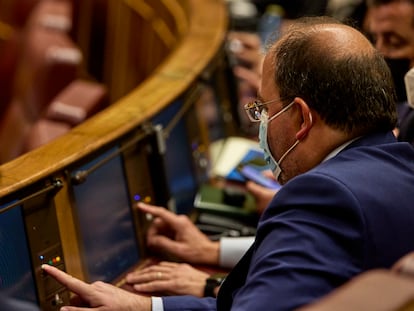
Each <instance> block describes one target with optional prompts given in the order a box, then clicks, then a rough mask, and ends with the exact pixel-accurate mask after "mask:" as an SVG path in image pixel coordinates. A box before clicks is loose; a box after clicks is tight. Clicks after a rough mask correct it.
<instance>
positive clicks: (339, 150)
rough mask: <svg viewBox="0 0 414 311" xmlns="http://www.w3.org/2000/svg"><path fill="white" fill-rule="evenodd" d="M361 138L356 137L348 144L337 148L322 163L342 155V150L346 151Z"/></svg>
mask: <svg viewBox="0 0 414 311" xmlns="http://www.w3.org/2000/svg"><path fill="white" fill-rule="evenodd" d="M360 137H361V136H358V137H355V138H354V139H351V140H349V141H347V142H345V143H344V144H342V145H340V146H339V147H337V148H335V149H334V150H333V151H331V152H330V153H329V154H328V155H327V156H326V157H325V159H323V161H322V162H325V161H327V160H329V159H332V158H333V157H335V156H336V155H337V154H338V153H340V152H341V151H342V150H344V149H345V148H346V147H347V146H348V145H350V144H351V143H353V142H354V141H356V140H357V139H359V138H360Z"/></svg>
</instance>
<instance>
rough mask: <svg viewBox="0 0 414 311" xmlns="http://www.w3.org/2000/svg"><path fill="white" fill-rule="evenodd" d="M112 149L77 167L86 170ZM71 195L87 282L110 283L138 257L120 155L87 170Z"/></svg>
mask: <svg viewBox="0 0 414 311" xmlns="http://www.w3.org/2000/svg"><path fill="white" fill-rule="evenodd" d="M115 151H116V149H113V150H110V151H109V152H108V153H106V154H103V155H102V156H101V157H99V158H97V159H95V160H94V161H93V162H91V163H88V164H87V165H84V166H82V167H80V168H78V170H88V169H89V168H91V167H92V166H94V165H95V164H96V163H98V162H100V161H102V160H103V159H105V158H106V157H107V156H108V155H109V154H111V153H113V152H115ZM74 173H75V171H74ZM74 197H75V206H76V213H77V218H78V222H79V232H80V240H81V244H82V254H83V261H84V266H85V268H86V272H87V276H88V281H90V282H93V281H97V280H102V281H105V282H111V281H113V280H114V279H115V278H117V277H119V276H120V275H121V274H122V273H124V272H125V271H126V270H128V269H129V268H131V267H132V266H134V265H135V264H137V262H138V260H139V248H138V242H137V239H136V234H135V227H134V223H133V216H132V209H131V208H132V205H131V202H130V199H129V194H128V188H127V182H126V179H125V175H124V168H123V163H122V158H121V156H116V157H114V158H112V159H111V160H110V161H109V162H106V163H105V164H103V165H102V166H99V167H98V168H97V169H94V170H91V171H90V173H89V174H88V176H87V178H86V180H85V181H84V182H83V183H81V184H79V185H75V186H74Z"/></svg>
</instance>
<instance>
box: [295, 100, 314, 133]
mask: <svg viewBox="0 0 414 311" xmlns="http://www.w3.org/2000/svg"><path fill="white" fill-rule="evenodd" d="M295 103H296V105H297V107H298V108H299V110H300V113H301V116H302V117H301V125H300V129H299V131H298V132H297V133H296V139H297V140H303V139H304V138H305V137H306V136H307V135H308V133H309V131H310V129H311V128H312V125H313V119H312V112H311V111H310V108H309V106H308V105H307V104H306V102H305V101H304V100H303V99H302V98H300V97H296V98H295Z"/></svg>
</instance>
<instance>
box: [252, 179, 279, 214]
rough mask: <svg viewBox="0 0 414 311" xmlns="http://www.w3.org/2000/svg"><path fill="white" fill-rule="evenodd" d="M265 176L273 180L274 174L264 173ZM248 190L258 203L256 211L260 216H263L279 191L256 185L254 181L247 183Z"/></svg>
mask: <svg viewBox="0 0 414 311" xmlns="http://www.w3.org/2000/svg"><path fill="white" fill-rule="evenodd" d="M263 174H265V175H266V174H267V176H268V177H269V178H273V179H274V177H273V174H272V173H271V172H270V171H269V172H268V171H264V172H263ZM246 189H247V191H249V192H250V193H251V194H252V195H253V197H254V198H255V201H256V209H257V212H258V213H259V214H262V213H263V211H264V210H265V208H266V207H267V206H268V205H269V203H270V201H271V200H272V199H273V197H274V196H275V194H276V193H277V191H278V190H275V189H269V188H266V187H263V186H261V185H259V184H256V183H255V182H253V181H248V182H246Z"/></svg>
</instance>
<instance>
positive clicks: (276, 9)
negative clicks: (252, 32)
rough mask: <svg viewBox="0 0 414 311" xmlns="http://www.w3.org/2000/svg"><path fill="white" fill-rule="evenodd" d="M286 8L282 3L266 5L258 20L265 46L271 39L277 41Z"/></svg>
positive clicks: (259, 30) (261, 38)
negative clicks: (284, 8)
mask: <svg viewBox="0 0 414 311" xmlns="http://www.w3.org/2000/svg"><path fill="white" fill-rule="evenodd" d="M283 14H284V10H283V8H282V7H281V6H280V5H277V4H271V5H268V6H267V7H266V10H265V12H264V13H263V15H262V16H261V18H260V19H259V22H258V33H259V36H260V40H261V42H262V47H265V46H266V45H267V44H268V42H269V40H270V39H271V41H272V42H273V41H275V40H276V39H277V38H278V37H279V32H280V27H281V24H282V18H283Z"/></svg>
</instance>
